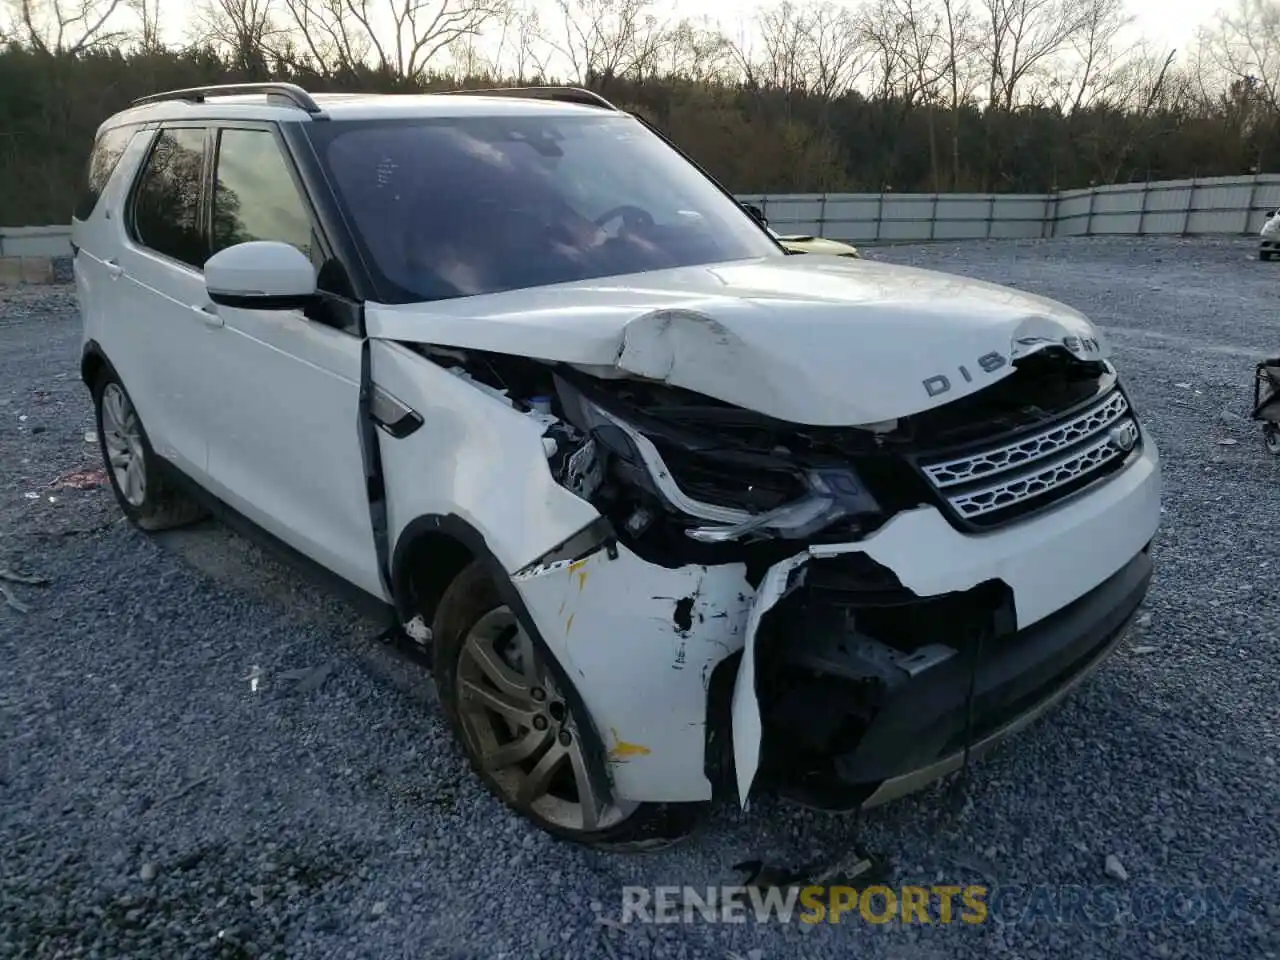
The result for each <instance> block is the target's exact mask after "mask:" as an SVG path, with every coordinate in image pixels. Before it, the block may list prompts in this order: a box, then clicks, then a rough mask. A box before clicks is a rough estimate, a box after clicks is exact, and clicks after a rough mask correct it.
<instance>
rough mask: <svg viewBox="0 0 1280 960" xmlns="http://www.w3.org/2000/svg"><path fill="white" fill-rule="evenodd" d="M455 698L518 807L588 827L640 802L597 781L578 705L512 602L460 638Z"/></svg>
mask: <svg viewBox="0 0 1280 960" xmlns="http://www.w3.org/2000/svg"><path fill="white" fill-rule="evenodd" d="M457 701H458V714H459V717H460V719H461V721H462V728H463V733H464V735H465V736H466V738H467V740H468V742H469V746H470V747H471V749H472V751H473V756H474V757H475V758H476V760H477V762H478V763H479V764H480V766H481V767H482V768H483V769H484V770H485V771H486V772H487V773H488V774H489V776H490V777H491V778H492V779H493V781H494V782H495V783H496V784H497V785H498V787H499V789H500V790H501V791H502V793H503V795H504V796H505V797H506V798H507V801H508V802H509V803H511V804H512V805H513V806H515V807H516V808H517V809H520V810H526V811H529V812H531V813H533V814H535V815H537V816H539V817H541V818H542V819H544V820H546V821H547V822H549V823H551V824H553V825H555V826H557V827H559V828H561V829H564V830H570V831H575V832H584V833H590V832H595V831H598V830H605V829H608V828H609V827H612V826H615V825H616V824H618V823H621V822H622V821H623V820H625V819H626V818H627V817H628V816H630V815H631V813H632V812H634V811H635V809H636V808H637V807H638V806H639V804H634V803H624V804H617V803H613V802H610V801H609V800H608V799H607V798H605V797H601V796H600V795H599V793H598V792H597V791H596V789H595V788H594V787H593V786H592V784H591V779H590V777H589V776H588V774H587V763H586V757H585V754H584V752H583V745H582V740H581V737H580V736H579V730H578V727H577V724H576V721H575V719H574V716H573V712H572V710H571V709H570V707H569V705H568V703H567V702H566V701H565V698H564V696H563V694H562V691H560V690H559V689H558V687H557V685H556V683H555V681H554V679H553V678H552V677H551V675H550V674H549V672H548V671H547V669H546V667H545V665H544V664H543V663H542V662H541V660H540V659H539V657H538V655H537V653H536V651H535V649H534V646H533V642H532V641H531V640H530V638H529V636H528V634H527V633H526V632H525V631H524V629H523V628H522V627H521V626H520V623H519V621H518V620H517V619H516V617H515V615H514V614H513V613H512V612H511V610H510V608H508V607H505V606H503V607H498V608H496V609H494V610H492V611H490V612H489V613H487V614H485V616H483V617H481V618H480V620H479V621H478V622H477V623H476V624H475V626H473V627H472V628H471V630H470V631H469V632H468V633H467V636H466V638H465V639H464V640H463V643H462V650H461V653H460V655H459V660H458V672H457Z"/></svg>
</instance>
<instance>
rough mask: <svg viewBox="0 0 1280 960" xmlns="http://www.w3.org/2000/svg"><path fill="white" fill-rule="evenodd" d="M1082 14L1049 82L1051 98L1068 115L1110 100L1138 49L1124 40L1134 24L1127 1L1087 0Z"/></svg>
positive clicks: (1048, 91) (1047, 86)
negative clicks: (1126, 7)
mask: <svg viewBox="0 0 1280 960" xmlns="http://www.w3.org/2000/svg"><path fill="white" fill-rule="evenodd" d="M1081 17H1082V19H1081V22H1080V25H1079V28H1078V30H1077V31H1076V33H1075V35H1074V36H1072V37H1071V38H1070V39H1069V41H1068V43H1067V44H1066V48H1065V50H1064V51H1063V54H1062V56H1060V57H1059V58H1058V62H1057V63H1056V64H1055V65H1054V69H1053V70H1052V71H1051V73H1050V76H1049V78H1048V81H1047V82H1046V84H1045V91H1046V95H1047V98H1048V100H1049V101H1050V102H1051V103H1052V104H1053V105H1054V106H1055V107H1056V108H1057V109H1058V111H1059V112H1060V113H1064V114H1065V113H1075V112H1078V111H1080V110H1082V109H1084V108H1086V107H1088V106H1090V105H1091V104H1093V103H1094V102H1096V101H1100V100H1101V101H1105V100H1108V99H1110V98H1111V96H1112V95H1113V94H1115V93H1116V92H1117V91H1118V90H1119V88H1120V87H1122V86H1123V85H1124V73H1125V71H1126V68H1127V67H1128V65H1129V63H1130V61H1131V59H1132V57H1133V55H1134V53H1135V51H1136V49H1137V48H1136V47H1134V46H1127V45H1124V44H1122V42H1121V40H1122V37H1123V34H1124V31H1125V30H1126V29H1128V28H1129V27H1130V26H1132V24H1133V17H1132V16H1131V15H1129V14H1128V13H1127V11H1126V9H1125V5H1124V0H1083V6H1082V11H1081Z"/></svg>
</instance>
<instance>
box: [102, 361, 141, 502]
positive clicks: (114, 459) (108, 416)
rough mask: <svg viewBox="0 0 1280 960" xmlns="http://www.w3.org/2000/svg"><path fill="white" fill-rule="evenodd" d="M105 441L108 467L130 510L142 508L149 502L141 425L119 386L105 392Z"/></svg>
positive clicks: (110, 385) (111, 384)
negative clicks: (145, 502) (147, 500)
mask: <svg viewBox="0 0 1280 960" xmlns="http://www.w3.org/2000/svg"><path fill="white" fill-rule="evenodd" d="M102 440H103V443H104V444H105V446H106V449H107V464H108V466H109V467H110V468H111V472H112V474H113V475H114V476H115V479H116V485H117V486H118V487H119V488H120V493H121V495H122V496H123V497H124V498H125V500H126V501H128V503H129V505H130V506H133V507H141V506H142V504H143V502H144V501H145V500H146V499H147V461H146V453H145V451H144V449H143V445H142V424H141V423H140V422H139V420H138V413H137V411H136V410H134V409H133V404H132V403H130V402H129V398H128V396H126V395H125V392H124V390H123V389H122V388H121V387H120V385H119V384H118V383H108V384H107V385H106V387H105V388H104V389H103V391H102Z"/></svg>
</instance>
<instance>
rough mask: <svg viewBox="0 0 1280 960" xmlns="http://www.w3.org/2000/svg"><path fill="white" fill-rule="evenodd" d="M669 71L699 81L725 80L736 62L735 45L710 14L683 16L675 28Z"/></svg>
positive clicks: (671, 41) (672, 36) (671, 74)
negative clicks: (711, 18) (694, 17)
mask: <svg viewBox="0 0 1280 960" xmlns="http://www.w3.org/2000/svg"><path fill="white" fill-rule="evenodd" d="M669 37H670V42H669V44H668V45H667V55H666V58H665V72H666V73H667V74H668V75H669V76H678V77H684V78H685V79H688V80H690V81H692V82H693V83H697V84H704V83H713V82H715V81H719V80H724V79H725V78H726V77H727V76H728V74H729V72H730V69H731V67H732V65H733V49H732V45H731V44H730V43H729V39H728V38H727V37H726V36H725V35H724V34H723V33H722V32H721V31H720V29H719V27H718V26H715V25H713V24H711V23H710V22H709V21H708V20H707V19H706V18H702V19H700V20H681V21H680V22H679V23H677V24H676V25H675V26H674V27H672V28H671V30H670V33H669Z"/></svg>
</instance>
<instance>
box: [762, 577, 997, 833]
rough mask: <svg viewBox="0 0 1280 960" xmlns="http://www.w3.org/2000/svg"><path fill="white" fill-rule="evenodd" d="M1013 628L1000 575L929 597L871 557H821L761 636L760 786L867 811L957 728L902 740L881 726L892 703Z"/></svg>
mask: <svg viewBox="0 0 1280 960" xmlns="http://www.w3.org/2000/svg"><path fill="white" fill-rule="evenodd" d="M1015 629H1016V626H1015V616H1014V605H1013V593H1012V591H1011V590H1010V589H1009V587H1008V586H1007V585H1006V584H1004V583H1003V582H1001V581H998V580H989V581H986V582H984V583H981V584H978V585H977V586H975V587H972V588H971V589H968V590H964V591H959V592H955V593H947V594H942V595H939V596H932V597H920V596H918V595H916V594H915V593H913V592H912V591H910V590H908V589H907V588H905V587H904V586H903V585H902V584H901V582H900V581H899V580H898V578H897V577H896V576H895V575H894V574H893V572H892V571H891V570H889V569H888V568H886V567H884V566H882V565H880V564H878V563H876V562H875V561H874V560H872V559H871V558H870V557H868V556H866V555H865V554H861V553H851V554H845V555H842V556H837V557H830V558H824V559H814V560H811V561H810V562H809V563H808V564H807V565H806V566H805V568H804V581H803V583H802V584H801V585H799V587H798V588H797V589H794V590H792V591H791V592H790V593H789V594H788V595H787V596H785V597H784V598H782V599H781V600H780V601H779V602H778V603H777V604H776V605H775V606H774V608H773V609H772V610H770V611H769V612H768V613H767V614H765V616H764V617H763V618H762V620H761V624H760V631H759V634H758V637H757V647H756V665H757V672H756V677H757V680H756V692H757V697H758V700H759V705H760V717H761V725H762V729H763V737H762V744H761V753H760V770H759V775H758V780H757V782H758V784H759V786H760V787H761V788H765V789H771V790H773V791H774V792H777V793H778V794H780V795H783V796H786V797H787V798H789V799H792V800H794V801H796V802H799V803H802V804H804V805H806V806H811V807H817V808H821V809H828V810H852V809H857V808H858V807H860V806H861V805H862V803H863V802H864V801H865V800H866V799H867V798H868V797H870V796H871V795H872V794H873V793H874V792H875V790H876V788H877V787H878V786H879V785H880V783H881V782H883V780H884V779H886V778H887V777H889V776H893V775H894V774H895V773H897V772H898V771H899V770H900V769H909V768H910V767H911V766H912V765H914V764H915V763H918V762H922V761H924V760H926V759H931V754H932V753H933V752H934V751H935V750H936V749H938V748H939V747H940V746H941V745H942V743H944V742H946V740H947V738H948V732H949V731H948V730H947V729H939V730H937V731H936V736H933V735H931V734H932V732H931V731H918V730H917V731H913V732H912V733H913V736H911V737H910V738H905V739H904V738H895V737H893V736H892V735H891V734H892V731H886V730H884V729H882V727H883V723H882V722H881V721H882V718H883V716H885V715H886V709H885V708H886V706H887V705H888V704H889V703H890V702H891V701H894V702H898V701H900V700H901V698H903V697H906V698H912V697H917V696H918V697H928V696H929V691H930V680H929V675H930V673H931V671H934V670H935V669H936V668H937V667H939V666H941V665H942V664H948V663H949V664H950V665H951V666H952V667H955V666H956V665H957V664H960V665H963V669H964V670H965V671H966V672H971V671H973V670H976V669H977V667H978V664H977V660H976V655H979V654H983V653H985V651H983V650H982V648H980V647H978V646H976V645H977V644H978V643H979V642H980V638H983V637H995V638H999V637H1000V636H1002V635H1007V634H1009V633H1012V632H1014V630H1015ZM926 706H927V705H926V704H924V703H922V704H921V707H922V708H924V707H926ZM920 734H924V736H921V735H920ZM935 740H936V742H934V741H935Z"/></svg>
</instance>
